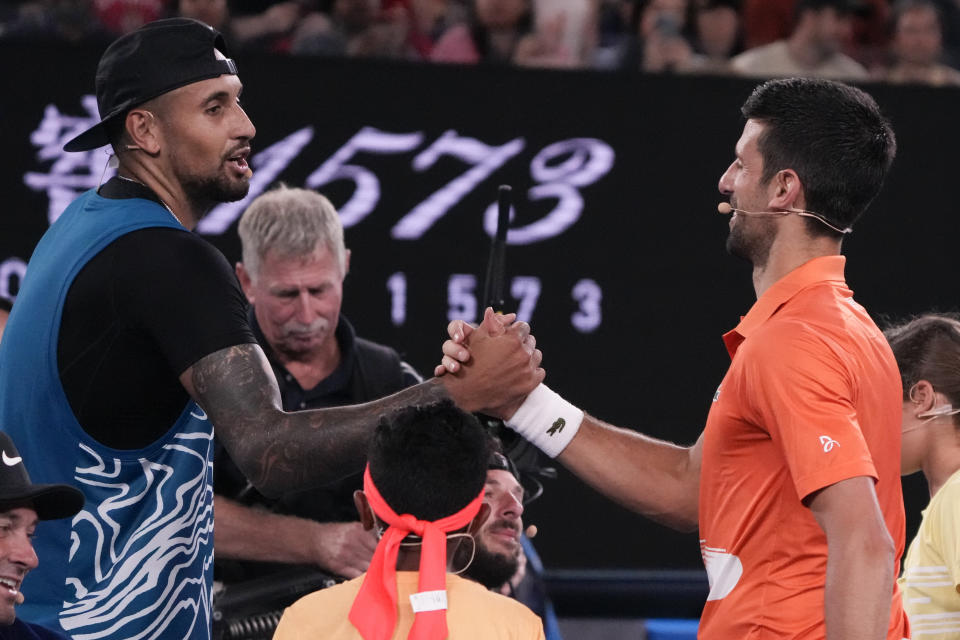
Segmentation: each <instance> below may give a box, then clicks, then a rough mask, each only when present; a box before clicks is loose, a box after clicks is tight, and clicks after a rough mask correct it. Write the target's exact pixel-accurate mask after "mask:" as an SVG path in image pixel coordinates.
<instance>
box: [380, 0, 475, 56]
mask: <svg viewBox="0 0 960 640" xmlns="http://www.w3.org/2000/svg"><path fill="white" fill-rule="evenodd" d="M383 8H384V11H385V12H386V13H388V14H392V13H393V12H394V11H397V10H399V11H401V12H402V14H403V19H405V20H406V23H407V43H406V52H405V55H406V57H410V58H414V59H417V60H429V59H430V53H431V52H432V51H433V47H434V45H435V44H436V42H437V40H439V39H440V36H442V35H443V34H444V33H445V32H446V30H447V29H449V28H450V27H452V26H454V25H456V24H460V23H462V22H465V21H466V20H467V8H466V6H465V5H464V4H462V3H461V2H459V1H458V0H384V3H383Z"/></svg>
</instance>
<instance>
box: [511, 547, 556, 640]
mask: <svg viewBox="0 0 960 640" xmlns="http://www.w3.org/2000/svg"><path fill="white" fill-rule="evenodd" d="M520 544H521V546H522V547H523V553H524V555H525V556H527V575H529V576H532V577H533V578H534V579H536V580H537V581H539V582H540V584H541V585H542V584H543V562H542V561H541V560H540V554H539V553H537V550H536V549H535V548H534V547H533V542H532V541H531V540H530V538H528V537H527V536H526V535H523V536H520ZM542 590H543V593H542V596H543V602H542V603H537V604H539V605H540V606H538V609H540V610H542V614H541V615H540V617H541V619H542V620H543V635H544V637H545V639H546V640H563V634H561V633H560V622H559V621H558V620H557V613H556V611H554V609H553V602H551V601H550V598H548V597H547V594H546V588H545V587H544V588H542ZM521 602H523V601H522V600H521ZM524 604H526V605H527V606H530V605H531V604H533V603H530V604H528V603H526V602H524Z"/></svg>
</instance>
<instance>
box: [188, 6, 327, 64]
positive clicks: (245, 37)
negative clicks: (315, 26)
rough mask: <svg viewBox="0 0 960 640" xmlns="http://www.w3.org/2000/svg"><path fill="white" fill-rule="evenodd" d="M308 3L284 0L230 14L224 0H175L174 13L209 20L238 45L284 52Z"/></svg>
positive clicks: (207, 21) (206, 21)
mask: <svg viewBox="0 0 960 640" xmlns="http://www.w3.org/2000/svg"><path fill="white" fill-rule="evenodd" d="M309 6H310V5H309V3H306V2H298V1H297V0H285V1H284V2H274V3H272V4H271V5H270V6H268V7H267V8H266V9H262V10H259V11H257V12H254V13H243V14H234V13H233V12H232V11H231V9H230V5H229V3H228V2H227V0H178V5H177V12H178V13H177V14H178V15H179V16H180V17H183V18H193V19H194V20H200V21H201V22H205V23H206V24H209V25H210V26H211V27H213V28H215V29H217V30H218V31H220V32H221V33H223V34H224V37H226V38H228V39H229V40H230V42H231V44H233V45H234V46H235V47H237V48H238V49H247V50H262V51H269V52H273V53H286V52H288V50H289V48H290V38H291V37H292V34H293V32H294V30H295V29H296V28H297V26H298V25H299V24H300V23H301V20H302V19H303V18H304V16H307V15H310V12H309Z"/></svg>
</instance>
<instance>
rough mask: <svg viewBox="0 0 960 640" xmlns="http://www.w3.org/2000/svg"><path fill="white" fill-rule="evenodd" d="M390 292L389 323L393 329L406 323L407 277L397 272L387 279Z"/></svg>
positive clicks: (401, 272)
mask: <svg viewBox="0 0 960 640" xmlns="http://www.w3.org/2000/svg"><path fill="white" fill-rule="evenodd" d="M387 290H388V291H389V292H390V321H391V322H392V323H393V326H395V327H402V326H403V324H404V323H405V322H406V321H407V276H406V274H405V273H404V272H403V271H397V272H396V273H395V274H393V275H392V276H390V277H389V278H388V279H387Z"/></svg>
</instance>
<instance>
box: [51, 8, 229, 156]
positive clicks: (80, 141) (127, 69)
mask: <svg viewBox="0 0 960 640" xmlns="http://www.w3.org/2000/svg"><path fill="white" fill-rule="evenodd" d="M214 50H218V51H220V53H221V54H223V56H227V55H228V54H227V45H226V42H225V41H224V39H223V36H222V35H220V32H219V31H217V30H216V29H214V28H213V27H211V26H209V25H206V24H204V23H202V22H200V21H199V20H191V19H190V18H168V19H166V20H156V21H154V22H151V23H149V24H146V25H144V26H142V27H140V28H139V29H137V30H136V31H133V32H131V33H128V34H126V35H123V36H121V37H119V38H117V40H115V41H114V42H113V43H112V44H111V45H110V46H109V47H107V50H106V51H105V52H104V54H103V56H102V57H101V58H100V63H99V64H98V65H97V80H96V85H97V107H98V108H99V110H100V122H99V123H98V124H96V125H94V126H93V127H91V128H89V129H87V130H86V131H84V132H83V133H81V134H80V135H78V136H77V137H75V138H74V139H73V140H70V141H69V142H68V143H67V144H65V145H64V146H63V149H64V151H89V150H91V149H96V148H98V147H102V146H104V145H105V144H108V142H109V140H108V139H107V130H106V127H105V126H104V125H105V123H108V122H111V121H114V120H115V119H117V118H121V117H123V116H124V115H125V114H126V113H127V111H129V110H130V109H132V108H133V107H135V106H137V105H140V104H143V103H144V102H146V101H148V100H152V99H153V98H156V97H157V96H159V95H162V94H164V93H167V92H168V91H173V90H174V89H178V88H180V87H183V86H186V85H188V84H192V83H194V82H199V81H201V80H207V79H209V78H216V77H218V76H222V75H224V74H230V75H236V74H237V66H236V64H234V62H233V60H230V59H229V58H220V59H218V58H217V56H216V54H215V52H214Z"/></svg>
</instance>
